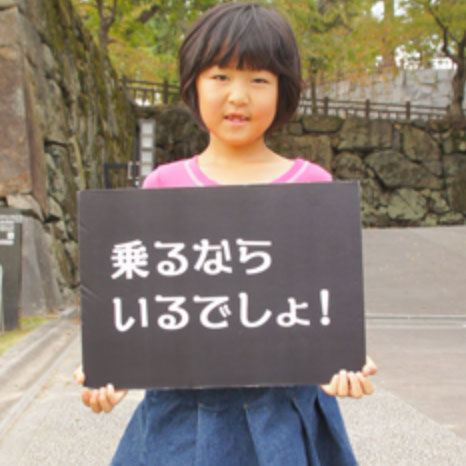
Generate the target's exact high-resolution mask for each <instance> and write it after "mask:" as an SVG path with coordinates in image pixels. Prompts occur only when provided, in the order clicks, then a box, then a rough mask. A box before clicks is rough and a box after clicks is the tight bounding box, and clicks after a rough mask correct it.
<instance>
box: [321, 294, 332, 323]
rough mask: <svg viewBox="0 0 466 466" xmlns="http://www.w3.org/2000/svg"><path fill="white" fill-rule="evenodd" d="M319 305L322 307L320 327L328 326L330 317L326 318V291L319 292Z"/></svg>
mask: <svg viewBox="0 0 466 466" xmlns="http://www.w3.org/2000/svg"><path fill="white" fill-rule="evenodd" d="M320 304H321V306H322V317H321V318H320V323H321V324H322V325H330V317H329V316H328V290H325V289H324V290H320Z"/></svg>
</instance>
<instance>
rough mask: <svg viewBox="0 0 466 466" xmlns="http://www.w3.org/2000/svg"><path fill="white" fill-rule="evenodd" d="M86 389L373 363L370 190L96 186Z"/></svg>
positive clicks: (274, 376) (85, 272) (323, 376)
mask: <svg viewBox="0 0 466 466" xmlns="http://www.w3.org/2000/svg"><path fill="white" fill-rule="evenodd" d="M79 204H80V205H79V209H80V222H79V235H80V264H81V297H82V319H83V361H84V371H85V373H86V378H87V381H86V383H87V384H88V385H89V386H91V387H98V386H103V385H105V384H107V383H109V382H111V383H113V384H115V385H116V386H117V387H118V388H148V387H166V388H174V387H178V388H179V387H226V386H266V385H295V384H313V383H324V382H328V381H329V380H330V377H331V375H333V374H334V373H336V372H337V371H339V370H340V369H343V368H344V369H348V370H359V369H360V368H361V367H362V366H363V364H364V361H365V341H364V311H363V287H362V261H361V227H360V203H359V185H358V183H357V182H334V183H311V184H289V185H252V186H251V185H249V186H214V187H205V188H163V189H154V190H115V191H84V192H81V193H80V197H79Z"/></svg>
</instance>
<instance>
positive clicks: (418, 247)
mask: <svg viewBox="0 0 466 466" xmlns="http://www.w3.org/2000/svg"><path fill="white" fill-rule="evenodd" d="M363 244H364V263H365V289H366V313H367V316H368V319H367V346H368V353H369V354H370V355H371V356H372V357H373V358H374V359H375V360H376V361H377V363H378V364H379V366H380V368H381V370H380V373H379V374H378V375H377V377H376V379H375V380H376V387H377V391H376V393H375V394H374V395H373V396H371V397H367V398H365V399H363V400H343V401H342V402H341V403H340V404H341V407H342V410H343V414H344V417H345V421H346V424H347V427H348V431H349V434H350V437H351V440H352V443H353V446H354V448H355V451H356V453H357V456H358V458H359V461H360V464H361V465H362V466H391V465H393V466H395V465H396V466H410V465H413V466H419V465H435V466H437V465H439V466H445V465H454V466H463V465H465V464H466V401H465V399H464V394H466V377H465V374H466V227H442V228H431V229H424V228H419V229H390V230H375V229H374V230H365V231H364V241H363ZM57 325H58V326H59V327H57ZM57 325H55V327H54V326H53V325H52V326H50V328H46V329H43V330H41V332H42V333H37V334H36V335H33V336H32V337H31V338H29V339H28V341H26V342H24V345H23V346H22V347H19V348H15V349H14V351H12V352H10V353H9V354H6V355H5V356H4V357H2V358H1V359H0V465H1V466H3V465H5V466H11V465H14V466H35V465H40V466H47V465H53V466H57V465H66V466H74V465H76V466H77V465H80V466H82V465H84V466H86V465H105V464H108V462H109V459H110V458H111V456H112V452H113V450H114V448H115V446H116V444H117V442H118V438H119V437H120V435H121V432H122V430H123V429H124V426H125V424H126V422H127V420H128V418H129V416H130V415H131V412H132V410H133V409H134V407H135V406H136V404H137V402H138V400H139V399H140V397H141V392H138V391H134V392H132V393H130V395H129V396H128V397H127V398H126V400H125V401H124V403H122V404H121V405H120V406H118V408H117V409H116V410H115V411H114V412H113V413H112V414H110V415H99V416H96V415H92V414H91V413H88V412H87V410H86V409H84V408H83V407H82V406H81V405H80V401H79V390H78V389H77V387H76V385H75V384H74V382H73V381H72V379H71V373H72V372H73V370H74V369H75V367H76V366H77V364H78V363H79V360H80V342H79V324H78V323H77V321H76V320H72V319H65V320H63V321H61V322H59V323H58V324H57ZM57 328H59V330H60V334H61V335H62V337H61V338H60V339H57V338H56V333H57ZM47 335H48V337H47ZM47 341H48V342H49V345H52V346H47V343H46V342H47ZM51 341H52V342H53V344H52V343H50V342H51ZM28 348H33V349H34V351H33V353H34V354H36V353H37V354H38V356H37V357H36V358H28V361H30V360H32V361H33V364H31V363H30V362H29V363H28V362H27V361H26V362H24V363H22V365H21V364H20V365H19V366H18V365H17V366H16V367H17V368H18V367H19V369H20V370H16V371H15V370H14V368H15V364H14V362H15V360H19V359H21V358H20V354H21V353H24V352H25V351H26V350H27V349H28ZM41 354H45V355H44V356H42V357H40V355H41ZM50 354H54V355H58V356H56V357H55V359H53V360H51V359H50ZM15 358H16V359H15ZM39 368H40V369H39ZM15 372H16V373H21V374H22V376H21V377H19V378H18V377H16V376H14V373H15ZM28 375H29V376H30V377H29V382H28ZM6 380H8V381H9V383H6V382H5V381H6ZM180 466H183V465H180ZM246 466H247V465H246Z"/></svg>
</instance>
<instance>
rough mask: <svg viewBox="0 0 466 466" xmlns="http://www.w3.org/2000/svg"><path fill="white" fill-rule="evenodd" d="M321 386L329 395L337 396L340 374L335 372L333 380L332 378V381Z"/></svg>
mask: <svg viewBox="0 0 466 466" xmlns="http://www.w3.org/2000/svg"><path fill="white" fill-rule="evenodd" d="M320 387H321V388H322V390H323V391H324V392H325V393H326V394H327V395H330V396H335V395H336V393H337V387H338V374H335V375H334V376H333V377H332V380H330V383H328V384H325V385H321V386H320Z"/></svg>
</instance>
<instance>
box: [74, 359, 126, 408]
mask: <svg viewBox="0 0 466 466" xmlns="http://www.w3.org/2000/svg"><path fill="white" fill-rule="evenodd" d="M73 377H74V378H75V379H76V382H78V383H79V384H80V385H82V384H83V383H84V381H85V380H86V376H85V374H84V372H83V368H82V366H79V367H78V368H77V369H76V370H75V371H74V374H73ZM127 393H128V390H115V388H114V386H113V385H112V384H108V385H107V386H106V387H101V388H100V389H98V390H97V389H96V390H90V389H89V388H83V389H82V392H81V400H82V402H83V403H84V404H85V405H86V406H87V407H89V408H91V409H92V411H94V413H100V412H102V411H103V412H104V413H109V412H110V411H111V410H112V409H113V408H114V407H115V406H116V405H117V404H118V403H119V402H120V401H121V400H122V399H123V398H124V397H125V396H126V394H127Z"/></svg>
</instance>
